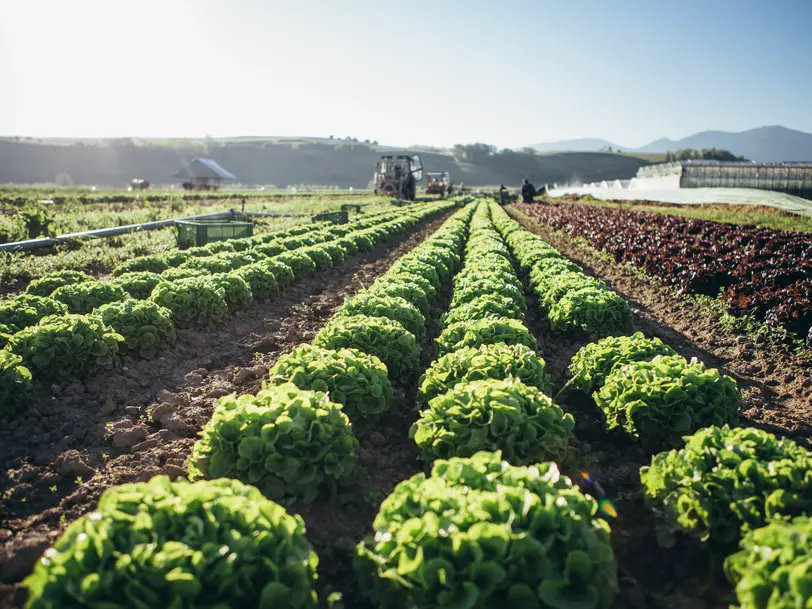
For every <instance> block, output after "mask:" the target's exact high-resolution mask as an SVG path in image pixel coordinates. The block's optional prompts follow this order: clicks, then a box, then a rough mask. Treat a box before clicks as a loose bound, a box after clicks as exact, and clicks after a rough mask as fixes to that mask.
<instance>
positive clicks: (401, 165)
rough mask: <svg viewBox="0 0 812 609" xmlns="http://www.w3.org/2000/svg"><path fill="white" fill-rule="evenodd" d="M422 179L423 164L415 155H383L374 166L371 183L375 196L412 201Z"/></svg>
mask: <svg viewBox="0 0 812 609" xmlns="http://www.w3.org/2000/svg"><path fill="white" fill-rule="evenodd" d="M422 179H423V163H421V162H420V157H419V156H417V155H414V156H408V155H405V154H399V155H384V156H382V157H381V160H380V161H378V162H377V163H376V165H375V175H373V176H372V183H373V184H374V185H375V187H374V188H375V194H376V195H389V196H393V197H397V198H399V199H404V200H407V201H414V199H415V195H416V194H417V182H420V181H421V180H422Z"/></svg>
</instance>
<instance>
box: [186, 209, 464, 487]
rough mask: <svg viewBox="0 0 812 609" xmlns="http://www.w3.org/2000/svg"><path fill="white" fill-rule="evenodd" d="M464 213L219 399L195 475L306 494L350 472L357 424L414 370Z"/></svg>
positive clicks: (193, 465) (364, 425)
mask: <svg viewBox="0 0 812 609" xmlns="http://www.w3.org/2000/svg"><path fill="white" fill-rule="evenodd" d="M470 216H471V211H470V210H469V209H462V210H460V211H459V212H457V213H456V214H454V216H452V217H451V218H450V219H449V220H447V221H446V222H445V223H444V225H443V226H442V227H441V228H440V229H439V230H438V231H437V232H436V233H435V234H434V235H432V237H431V238H429V239H428V240H427V241H425V242H424V243H422V244H421V245H419V246H418V247H416V248H415V249H413V250H412V251H410V252H409V253H407V254H406V255H404V256H403V257H401V258H400V259H399V260H397V261H396V262H395V263H394V264H393V265H392V266H391V267H390V269H389V270H388V271H387V272H386V273H384V274H383V275H381V276H380V277H378V278H377V279H376V280H375V282H374V283H373V284H372V285H371V286H369V288H368V289H365V290H363V291H362V292H360V293H359V294H356V295H355V296H352V297H350V298H348V299H347V300H346V301H345V302H344V304H343V306H342V307H341V308H340V309H339V310H338V311H337V312H336V314H335V315H333V317H332V318H331V319H330V320H329V321H328V322H327V324H325V326H324V327H323V328H322V329H321V330H320V331H319V332H318V334H317V335H316V337H315V338H314V340H313V343H312V344H303V345H300V346H299V347H297V348H295V349H294V350H293V351H292V352H290V353H288V354H285V355H282V356H280V357H279V358H278V360H277V361H276V363H275V364H274V366H273V368H272V369H271V370H270V372H269V378H268V380H267V381H266V382H265V383H263V389H262V390H261V391H260V392H259V393H257V394H256V395H251V394H247V395H243V396H240V397H239V398H237V397H234V396H229V397H226V398H223V399H221V400H219V401H218V403H217V406H216V408H215V411H214V414H213V416H212V419H211V420H210V422H209V423H208V424H207V425H206V426H205V427H204V429H203V431H202V433H201V439H200V440H199V441H198V442H197V443H196V444H195V446H194V449H193V453H192V458H191V460H190V473H191V475H192V478H221V477H229V478H237V479H239V480H241V481H242V482H246V483H249V484H253V485H256V486H257V488H259V489H260V490H261V491H262V492H263V493H264V494H265V496H267V497H269V498H271V499H275V500H279V501H293V500H299V501H312V500H313V499H315V498H316V497H317V496H318V495H319V494H320V493H321V492H323V491H330V490H334V489H335V488H336V487H337V486H338V485H340V484H342V483H343V482H345V481H347V480H349V479H350V478H351V476H352V474H353V471H354V469H355V459H356V449H357V448H358V440H357V439H356V434H357V433H361V432H363V431H364V430H366V429H370V428H371V427H373V426H374V424H375V423H376V422H377V421H378V420H379V419H380V418H381V417H382V416H384V415H385V414H386V413H387V412H388V411H389V410H390V409H391V406H392V399H393V385H394V386H401V387H402V386H404V385H406V384H409V382H410V380H412V379H414V377H415V375H416V373H417V369H418V366H419V360H420V350H421V344H422V342H423V341H424V340H425V337H426V332H427V329H426V315H427V314H428V310H429V309H428V308H429V307H430V306H431V305H432V304H434V303H433V301H434V299H435V298H436V296H437V293H438V290H440V289H441V287H442V284H443V282H444V281H447V280H448V279H449V278H450V275H451V274H452V273H453V272H454V271H456V270H457V268H456V267H457V265H458V264H459V261H460V252H461V248H462V243H463V241H464V238H465V233H466V231H467V224H468V221H469V220H470ZM280 420H282V421H284V423H285V424H284V425H281V424H280ZM288 421H290V423H289V424H288ZM314 426H317V427H318V433H313V431H314ZM271 439H272V440H271Z"/></svg>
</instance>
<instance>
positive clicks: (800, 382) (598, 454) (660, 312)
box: [511, 210, 812, 609]
mask: <svg viewBox="0 0 812 609" xmlns="http://www.w3.org/2000/svg"><path fill="white" fill-rule="evenodd" d="M511 212H512V215H514V217H515V218H516V219H517V220H519V221H520V222H521V223H522V224H523V225H524V226H525V227H526V228H528V229H530V230H532V231H533V232H535V233H537V234H539V235H541V236H542V237H543V238H544V239H545V240H546V241H548V242H549V243H550V244H551V245H552V246H554V247H555V248H557V249H558V250H559V251H561V252H562V253H563V254H564V255H566V256H567V257H568V258H570V259H572V260H573V261H575V262H577V263H578V264H580V265H581V266H583V267H584V269H585V271H586V272H587V273H590V274H593V275H595V276H597V277H600V278H601V279H602V280H604V281H605V282H606V283H607V284H608V285H609V286H610V287H611V288H612V289H613V290H615V291H617V292H618V293H619V294H620V295H621V296H623V297H624V298H625V299H626V300H628V301H629V304H630V305H631V306H632V309H633V311H634V318H635V327H636V329H638V330H641V331H642V332H644V333H645V334H646V335H648V336H657V337H660V338H661V339H662V340H663V341H664V342H666V343H668V344H669V345H671V346H672V347H674V349H676V350H677V352H679V353H680V354H681V355H683V356H685V357H689V358H690V357H697V358H698V359H700V360H701V361H703V362H704V363H705V364H706V365H707V366H712V367H716V368H719V369H720V370H722V371H723V372H724V373H725V374H728V375H730V376H732V377H733V378H735V379H736V380H737V382H738V383H739V386H740V388H741V390H742V404H741V412H742V416H741V424H742V425H750V426H754V427H760V428H762V429H765V430H767V431H770V432H773V433H777V434H780V435H784V436H788V437H791V438H793V439H794V440H796V441H798V442H799V443H802V444H805V445H807V446H808V445H809V442H810V438H811V436H810V430H812V395H811V394H812V370H810V367H809V366H808V364H807V363H805V362H804V361H799V360H798V359H797V358H793V356H792V354H791V353H789V352H779V351H777V350H776V349H773V348H770V347H768V346H766V345H760V344H753V343H752V342H751V341H749V340H748V339H746V338H744V337H742V336H737V335H736V334H734V333H732V332H730V331H728V330H726V329H725V328H723V327H721V326H720V325H719V323H718V320H717V319H715V318H714V316H713V315H709V314H708V313H707V312H706V311H704V310H703V309H702V308H701V307H700V306H699V305H697V304H696V303H694V302H692V301H691V300H690V299H687V298H680V297H677V296H675V295H674V293H673V292H672V291H670V290H669V289H668V288H666V287H664V286H663V285H661V284H660V283H658V282H657V281H656V280H654V279H650V278H647V277H642V276H641V275H640V274H639V273H638V272H636V271H635V270H634V269H631V268H630V267H626V266H623V265H618V264H616V263H614V262H611V261H607V260H606V259H605V258H604V257H602V256H601V255H599V254H598V253H597V252H595V251H594V250H592V249H591V248H588V247H587V246H584V245H582V244H581V243H577V242H575V241H574V240H573V239H572V238H571V237H569V236H567V235H564V234H563V233H560V232H557V231H554V230H553V229H551V228H550V227H549V226H546V225H542V224H539V223H537V222H535V221H533V220H532V219H530V218H528V217H526V216H523V215H521V214H519V213H515V212H514V211H513V210H511ZM528 310H529V313H528V324H529V325H530V326H531V328H532V329H533V330H534V331H535V332H536V335H537V338H538V340H539V344H540V345H541V346H542V349H541V351H542V354H543V356H544V359H545V361H546V363H547V369H548V371H549V373H550V375H551V378H552V381H553V385H554V387H556V388H561V387H563V386H564V384H565V383H566V380H567V377H566V368H567V366H568V365H569V361H570V359H571V358H572V356H573V355H574V354H575V352H576V351H577V350H578V349H580V348H581V347H582V346H584V345H586V344H587V343H589V342H591V341H592V340H594V338H591V337H589V336H587V335H585V334H581V335H578V334H570V333H568V334H566V335H560V334H554V333H551V332H550V331H549V327H548V326H547V324H546V321H545V320H544V319H541V318H540V317H539V315H538V314H537V313H535V311H537V307H535V306H534V298H533V297H532V296H529V297H528ZM557 401H558V402H559V403H560V404H561V406H562V407H564V408H565V409H567V410H568V411H570V412H572V413H573V416H574V417H575V419H576V428H575V435H576V437H577V443H576V445H577V450H578V452H579V457H578V458H577V463H578V467H576V468H574V469H573V471H571V472H569V473H570V474H571V475H573V477H574V478H576V479H577V478H580V471H585V472H587V473H588V474H589V476H590V477H591V479H592V480H594V483H597V485H599V486H595V484H594V483H593V484H589V487H590V489H589V490H590V491H591V492H592V493H593V494H596V495H598V496H600V495H601V494H602V493H606V496H607V497H608V498H610V499H611V501H612V503H613V504H614V507H615V509H616V511H617V514H618V515H617V518H616V519H613V520H611V519H610V521H611V524H612V539H613V544H614V547H615V552H616V554H617V558H618V563H619V567H620V584H621V594H620V596H619V599H618V602H617V603H616V606H617V607H621V608H623V609H625V608H627V607H628V608H635V609H640V608H643V607H657V608H659V607H674V608H679V609H683V608H684V609H689V608H690V609H695V608H698V609H705V608H707V609H710V608H717V607H718V608H720V609H721V608H722V607H727V606H728V605H729V603H730V598H729V595H730V594H731V588H730V585H729V583H728V582H727V581H726V580H725V577H724V575H723V573H722V570H721V566H722V561H723V559H724V557H725V556H726V555H728V554H730V553H731V552H732V551H733V550H734V549H735V548H717V549H715V550H711V549H710V548H708V547H707V546H704V545H702V544H700V543H699V542H697V541H694V540H692V539H689V538H687V537H684V536H678V537H677V538H676V539H673V538H672V539H665V538H663V537H659V539H658V530H657V523H656V522H655V521H654V519H653V518H652V516H651V512H650V511H649V510H647V509H646V507H645V505H644V502H643V497H642V491H641V487H640V481H639V470H640V467H641V466H643V465H646V464H647V463H648V462H649V460H650V457H651V455H650V454H647V453H645V452H644V451H643V450H642V449H641V448H640V447H639V446H637V445H636V444H635V443H634V442H632V441H631V440H630V439H628V438H627V437H626V436H625V435H624V434H622V433H620V432H607V431H606V430H605V429H604V426H603V420H602V418H601V416H600V413H599V411H598V410H597V408H595V405H594V402H593V401H592V398H591V397H589V396H587V395H585V394H583V393H581V392H579V391H575V390H565V391H564V392H563V393H562V394H561V395H560V396H559V397H558V399H557ZM579 470H580V471H579ZM661 543H662V544H664V545H665V546H668V547H664V546H663V545H661Z"/></svg>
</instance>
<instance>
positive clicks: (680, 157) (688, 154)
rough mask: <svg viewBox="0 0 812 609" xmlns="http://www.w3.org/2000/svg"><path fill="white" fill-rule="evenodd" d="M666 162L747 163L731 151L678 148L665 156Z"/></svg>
mask: <svg viewBox="0 0 812 609" xmlns="http://www.w3.org/2000/svg"><path fill="white" fill-rule="evenodd" d="M665 160H666V162H673V161H746V160H747V159H745V158H744V157H743V156H741V155H740V156H736V155H735V154H733V153H732V152H730V151H729V150H725V149H724V148H703V149H702V150H696V149H695V148H678V149H677V150H675V151H673V152H671V151H669V152H667V153H666V155H665Z"/></svg>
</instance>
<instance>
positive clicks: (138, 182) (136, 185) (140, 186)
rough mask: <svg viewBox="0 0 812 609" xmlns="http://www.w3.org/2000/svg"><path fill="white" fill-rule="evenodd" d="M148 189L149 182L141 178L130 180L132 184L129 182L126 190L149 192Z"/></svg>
mask: <svg viewBox="0 0 812 609" xmlns="http://www.w3.org/2000/svg"><path fill="white" fill-rule="evenodd" d="M149 187H150V184H149V181H147V180H144V179H143V178H135V179H133V180H132V182H130V187H129V188H128V189H127V190H129V191H133V190H149Z"/></svg>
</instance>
